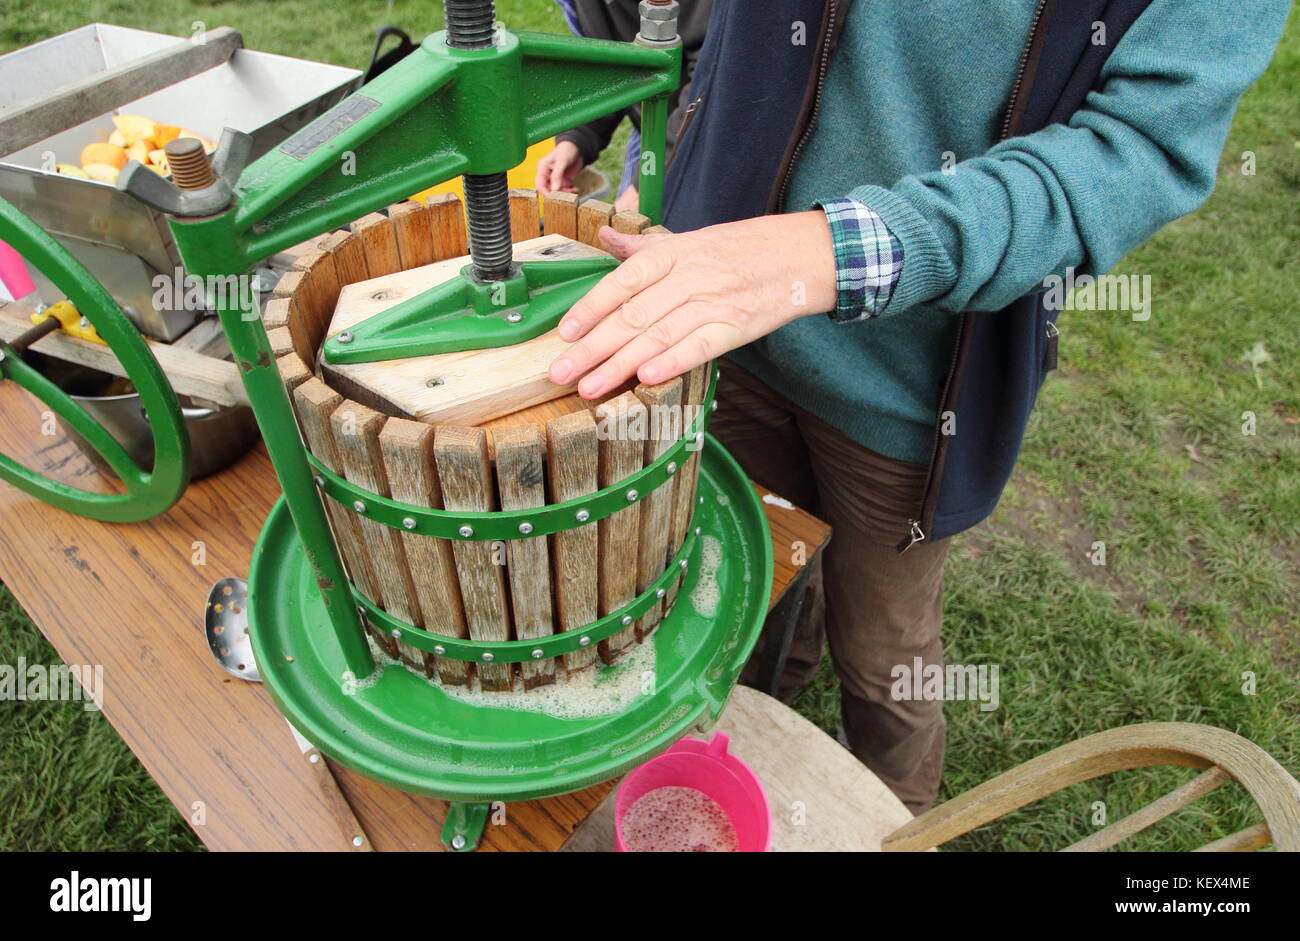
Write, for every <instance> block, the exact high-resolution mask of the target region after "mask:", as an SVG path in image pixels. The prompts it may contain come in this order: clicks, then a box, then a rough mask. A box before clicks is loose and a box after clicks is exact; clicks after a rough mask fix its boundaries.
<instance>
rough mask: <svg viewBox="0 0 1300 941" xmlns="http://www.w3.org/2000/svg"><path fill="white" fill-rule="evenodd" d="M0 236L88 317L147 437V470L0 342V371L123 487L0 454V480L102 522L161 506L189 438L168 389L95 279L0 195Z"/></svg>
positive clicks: (180, 480)
mask: <svg viewBox="0 0 1300 941" xmlns="http://www.w3.org/2000/svg"><path fill="white" fill-rule="evenodd" d="M0 240H3V241H5V242H7V243H8V244H9V245H10V246H11V247H13V249H14V250H15V251H17V252H18V254H20V255H21V256H23V258H24V259H25V260H26V261H27V263H28V264H30V265H32V266H34V267H35V268H37V269H38V270H39V271H40V272H41V273H42V274H44V275H45V277H47V278H49V279H50V281H52V282H53V283H54V285H55V286H56V287H57V288H58V289H59V290H60V291H62V292H63V294H64V295H65V296H66V297H67V299H68V300H69V301H71V302H72V304H73V305H74V306H75V307H76V308H77V310H78V311H79V312H80V313H81V315H82V316H84V317H85V318H86V319H87V320H89V321H90V323H91V325H92V326H93V327H94V328H95V330H96V331H97V332H98V333H99V335H100V337H101V338H103V340H104V341H105V342H106V343H107V344H108V347H109V349H110V350H112V351H113V355H114V356H116V357H117V360H118V362H120V363H121V364H122V367H123V369H124V371H125V373H126V377H127V378H128V379H129V380H130V381H131V383H132V385H134V386H135V390H136V392H137V393H139V395H140V404H141V406H142V407H143V408H144V410H145V414H146V416H147V418H148V421H149V425H150V428H151V429H152V431H153V438H154V462H153V467H152V468H151V469H149V470H145V469H144V468H142V467H140V466H139V465H137V464H136V463H135V462H134V461H133V460H132V459H131V457H130V456H129V455H128V454H127V453H126V450H125V449H124V448H123V447H122V445H121V444H119V443H118V441H117V439H116V438H114V437H113V436H112V435H111V434H109V433H108V431H106V430H105V429H104V427H103V426H102V425H100V424H99V423H98V422H97V421H95V419H94V418H92V417H91V416H90V415H89V413H87V412H86V410H85V409H83V408H82V407H81V406H80V405H78V404H77V403H76V402H75V401H74V400H73V399H72V398H71V397H70V396H69V395H68V394H67V393H66V392H64V391H63V390H62V389H60V388H59V387H58V386H57V385H55V384H54V383H53V382H51V381H50V380H49V379H47V378H46V377H45V376H44V375H42V374H41V373H40V371H38V370H37V369H35V368H33V367H32V366H30V365H28V364H27V363H25V362H23V359H22V355H21V353H20V352H19V351H18V350H16V349H15V348H14V347H12V346H11V345H9V344H8V343H3V342H0V377H2V378H4V379H9V380H11V381H13V382H16V383H17V384H18V385H20V386H22V387H23V388H24V389H26V390H27V391H28V392H30V393H31V394H32V395H34V396H35V397H36V398H37V399H39V400H40V401H41V402H43V403H44V404H46V405H47V406H49V408H50V410H51V411H52V412H54V414H55V415H57V416H58V417H59V418H60V419H62V420H63V421H64V422H66V423H67V425H68V427H69V428H71V429H72V430H73V431H75V432H76V433H77V434H79V435H80V436H81V437H82V438H83V439H84V440H85V441H87V442H88V443H89V444H90V445H91V447H93V448H94V449H95V450H96V451H98V452H99V454H100V456H101V457H103V459H104V461H105V462H106V463H107V464H108V466H109V467H111V468H112V469H113V472H114V473H116V474H117V476H118V477H119V478H120V479H121V481H122V483H123V485H124V486H125V488H126V492H125V493H91V492H90V491H87V490H81V489H79V488H77V487H70V486H68V485H67V484H63V483H60V482H58V481H55V480H51V479H49V478H47V477H44V476H42V475H41V474H39V473H37V472H36V471H34V470H31V469H30V468H28V467H25V466H24V465H22V464H20V463H18V462H17V461H15V460H14V459H13V458H11V457H9V456H8V455H4V454H0V479H2V480H5V481H7V482H8V483H10V484H13V486H15V487H17V488H18V489H20V490H23V491H25V492H26V493H29V494H31V495H32V496H34V497H37V498H39V499H41V500H44V501H45V502H46V503H49V504H50V505H51V506H56V507H58V508H59V509H62V510H69V511H71V512H73V513H77V514H79V515H81V516H88V517H90V518H91V519H97V520H104V521H106V522H110V523H134V522H139V521H140V520H145V519H149V518H150V517H153V516H157V515H158V514H159V513H162V512H164V511H165V510H167V509H168V508H169V507H171V505H172V504H174V503H175V502H176V501H177V500H178V499H179V498H180V495H181V493H182V492H183V491H184V489H185V485H186V484H187V483H189V479H190V439H189V435H188V433H187V432H186V430H185V423H184V419H183V418H182V416H181V407H180V403H179V402H178V401H177V399H176V393H175V392H174V391H173V390H172V387H171V384H170V383H169V382H168V381H167V375H166V373H164V372H163V371H162V367H160V366H159V365H158V361H157V360H156V359H154V357H153V354H152V353H150V352H149V347H148V346H147V345H146V344H145V342H144V340H143V338H142V337H141V336H140V333H139V331H138V330H136V328H135V325H134V324H132V323H131V321H130V320H129V319H127V317H126V316H125V315H124V314H123V313H122V311H121V309H120V308H119V307H118V306H117V302H116V301H115V300H113V297H112V296H111V295H110V294H109V293H108V292H107V291H106V290H104V286H103V285H102V284H100V283H99V282H98V281H97V280H95V277H94V276H93V275H92V274H91V273H90V272H89V271H87V270H86V269H85V268H84V267H83V266H82V265H81V263H80V262H78V261H77V260H76V259H75V258H73V257H72V255H71V254H69V253H68V251H67V250H66V249H65V248H63V246H61V245H60V244H59V243H58V242H56V241H55V240H54V239H53V238H51V237H50V236H49V235H48V234H46V233H45V232H44V231H43V230H42V229H41V228H40V226H38V225H37V224H36V223H35V222H33V221H32V220H31V219H29V218H28V217H27V216H25V215H23V214H22V213H21V212H19V211H18V210H17V209H15V208H14V207H13V206H12V205H10V204H9V203H7V202H5V201H4V200H3V199H0Z"/></svg>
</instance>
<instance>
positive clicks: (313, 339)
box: [289, 251, 339, 362]
mask: <svg viewBox="0 0 1300 941" xmlns="http://www.w3.org/2000/svg"><path fill="white" fill-rule="evenodd" d="M297 264H298V265H299V266H300V269H301V270H302V271H303V272H304V275H303V278H302V281H301V284H300V286H299V288H298V291H297V293H296V294H295V295H294V301H295V302H296V304H297V307H298V309H299V311H300V312H301V314H302V316H301V318H300V323H299V324H298V326H299V327H300V331H295V337H294V342H295V344H298V343H301V344H302V345H304V346H307V347H310V349H311V351H312V353H311V355H310V356H304V357H303V359H304V360H307V361H308V362H312V361H314V360H315V358H316V356H315V351H316V350H317V349H319V348H320V345H321V342H322V341H323V340H324V339H325V329H326V328H327V327H328V326H329V322H330V318H331V317H333V316H334V305H335V304H337V303H338V299H339V278H338V271H337V269H336V267H335V265H334V256H333V255H331V254H329V253H328V252H322V251H313V252H307V253H305V254H303V255H300V256H299V257H298V261H297ZM294 327H295V322H294V320H293V318H290V321H289V328H290V329H291V330H293V329H294ZM298 332H301V333H302V336H301V337H299V336H298V335H297V334H298Z"/></svg>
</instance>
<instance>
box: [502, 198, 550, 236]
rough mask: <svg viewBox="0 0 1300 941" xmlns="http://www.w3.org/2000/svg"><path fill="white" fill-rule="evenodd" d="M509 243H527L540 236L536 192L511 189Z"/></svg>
mask: <svg viewBox="0 0 1300 941" xmlns="http://www.w3.org/2000/svg"><path fill="white" fill-rule="evenodd" d="M509 206H510V241H512V242H527V241H528V240H529V239H535V238H537V237H538V236H540V235H541V234H542V217H541V211H540V207H539V206H538V203H537V190H528V189H511V190H510V197H509Z"/></svg>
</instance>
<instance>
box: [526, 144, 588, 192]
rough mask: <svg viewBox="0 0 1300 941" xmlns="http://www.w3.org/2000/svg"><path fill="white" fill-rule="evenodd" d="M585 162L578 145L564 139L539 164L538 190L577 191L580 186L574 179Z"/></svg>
mask: <svg viewBox="0 0 1300 941" xmlns="http://www.w3.org/2000/svg"><path fill="white" fill-rule="evenodd" d="M583 166H585V164H584V163H583V160H582V154H581V153H580V152H579V151H578V145H577V144H575V143H573V141H567V140H562V141H560V142H559V143H558V144H556V145H555V147H554V149H552V150H551V152H550V153H549V154H547V155H546V156H545V157H543V158H542V159H541V161H540V162H538V164H537V192H539V193H541V194H542V195H543V196H545V195H546V194H547V193H551V192H555V191H557V190H558V191H559V192H561V193H576V192H577V191H578V188H577V187H576V186H574V185H573V180H574V178H575V177H577V175H578V174H579V173H580V172H581V171H582V168H583Z"/></svg>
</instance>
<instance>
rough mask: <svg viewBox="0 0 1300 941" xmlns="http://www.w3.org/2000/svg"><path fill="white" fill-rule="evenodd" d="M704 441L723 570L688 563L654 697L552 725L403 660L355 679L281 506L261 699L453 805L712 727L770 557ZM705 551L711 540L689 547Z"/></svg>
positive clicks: (734, 485)
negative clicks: (703, 597)
mask: <svg viewBox="0 0 1300 941" xmlns="http://www.w3.org/2000/svg"><path fill="white" fill-rule="evenodd" d="M706 442H707V443H706V445H705V448H704V449H703V451H702V452H701V462H700V475H699V488H698V495H699V496H700V497H702V498H703V500H702V502H700V503H698V505H697V507H696V514H695V522H694V525H696V526H699V527H700V529H701V534H702V537H712V538H713V539H717V540H718V544H719V545H720V546H721V560H720V563H719V564H718V566H717V568H716V571H712V572H709V571H707V570H706V571H703V572H702V571H701V566H700V565H699V563H698V559H697V560H692V564H691V566H690V570H689V572H688V574H687V577H686V582H685V583H684V584H683V585H682V587H681V590H680V592H679V594H678V597H677V601H676V604H674V605H673V607H672V609H671V610H670V612H669V613H668V615H667V616H666V617H665V619H664V620H663V622H662V623H661V624H660V626H659V628H658V629H657V630H656V631H655V633H654V634H653V635H652V636H651V637H650V638H649V639H647V640H646V641H645V643H653V644H654V645H655V656H656V667H655V677H654V683H653V685H652V691H651V692H648V693H645V694H643V695H640V696H638V697H637V698H636V699H635V700H633V701H632V702H631V703H630V705H628V706H627V707H626V708H625V709H623V711H621V712H616V713H613V714H609V715H601V716H595V717H587V718H557V717H554V716H550V715H546V714H542V713H537V712H530V711H523V710H515V709H509V708H504V707H501V706H497V705H493V702H492V695H493V694H491V693H481V694H478V695H476V696H474V697H472V698H470V699H465V698H457V697H454V696H453V695H451V694H448V693H447V692H446V691H444V690H443V689H442V687H441V686H440V685H439V684H438V683H437V681H431V680H426V679H425V678H423V677H421V676H419V675H416V674H415V673H413V672H411V671H410V670H407V669H406V668H405V667H402V666H400V665H396V664H390V665H387V666H384V667H381V668H380V669H379V671H378V673H377V675H375V676H372V677H369V678H367V677H360V678H356V679H359V680H360V681H361V682H359V683H358V682H355V680H353V681H351V682H349V678H348V677H346V676H345V675H344V673H345V669H344V663H343V659H342V656H341V654H340V653H339V650H338V648H337V644H336V643H335V642H334V641H333V638H332V635H331V633H330V631H329V630H328V629H327V619H326V613H325V609H324V602H323V601H322V598H321V592H320V589H319V588H318V586H317V585H316V584H315V583H314V582H313V581H312V578H311V575H310V569H309V567H308V565H307V562H306V558H305V556H304V553H303V551H302V545H301V543H300V542H299V540H298V537H297V534H296V531H295V530H294V528H293V525H292V523H291V521H290V517H289V514H288V512H287V510H286V508H285V505H284V503H283V501H281V502H280V503H278V504H277V505H276V506H275V508H274V509H273V510H272V511H271V515H270V517H269V518H268V519H267V522H266V526H265V527H264V529H263V531H262V535H261V537H260V538H259V540H258V543H257V546H256V548H255V550H254V553H253V561H252V570H251V572H250V578H249V608H250V622H251V631H252V639H253V646H254V652H255V654H256V656H257V662H258V664H259V666H260V667H261V670H262V675H263V678H264V680H265V682H266V686H267V688H268V689H269V690H270V691H271V694H272V696H273V697H274V698H275V700H276V702H277V704H278V705H279V707H280V709H281V710H282V711H283V712H284V713H285V715H286V716H287V717H288V718H289V720H290V721H291V722H292V723H293V724H294V726H295V727H297V728H298V729H299V730H301V731H302V733H303V734H304V735H305V736H306V737H307V738H308V739H309V740H311V742H312V743H313V744H315V745H316V746H317V747H318V748H320V749H321V751H323V752H325V753H326V754H328V755H329V756H330V757H332V758H334V759H336V760H337V761H339V762H341V763H342V764H344V765H346V766H348V767H349V768H352V769H354V770H356V771H357V772H359V773H361V774H364V775H366V776H368V777H371V778H374V779H376V780H378V781H381V782H383V783H385V784H388V785H390V786H392V787H396V788H398V789H399V790H403V791H407V792H411V793H415V794H423V795H426V796H430V797H435V798H440V799H443V800H448V801H452V802H455V803H456V804H462V805H463V804H482V805H487V804H489V803H490V802H492V801H498V800H500V801H520V800H532V799H534V798H540V797H548V796H551V795H555V794H563V793H569V792H572V791H576V790H579V789H581V788H584V787H588V786H590V785H593V784H597V783H599V782H601V781H607V780H609V779H611V778H614V777H617V776H618V775H620V774H623V773H624V772H626V771H628V770H629V769H631V768H633V767H635V766H636V765H638V764H640V763H642V762H643V761H645V760H647V759H648V758H651V757H653V756H654V755H656V754H658V753H660V752H662V751H663V750H665V749H666V748H668V747H669V746H670V745H671V744H672V743H673V742H675V741H676V740H677V739H678V738H680V737H681V736H683V735H685V734H687V733H688V732H690V731H691V730H692V729H693V728H695V727H697V726H699V725H705V726H707V725H709V724H711V723H712V722H713V721H714V720H715V719H716V718H717V716H718V714H719V713H721V711H722V709H723V706H724V705H725V704H726V701H727V698H728V696H729V695H730V693H731V690H732V689H733V687H734V686H735V683H736V679H737V677H738V676H739V674H740V671H741V668H742V667H743V666H744V664H745V661H746V660H747V659H748V658H749V655H750V653H751V652H752V650H753V648H754V645H755V643H756V642H757V639H758V635H759V632H760V631H761V629H762V624H763V620H764V617H765V615H766V612H767V606H768V599H769V594H770V592H771V579H772V551H771V536H770V533H769V531H768V528H767V522H766V518H765V517H764V514H763V510H762V505H761V504H760V503H759V501H758V498H757V496H756V495H755V492H754V489H753V487H752V486H751V485H750V483H749V481H748V480H747V479H746V477H745V475H744V473H743V472H742V471H741V469H740V467H739V466H738V465H737V464H736V462H735V461H734V460H733V459H732V458H731V457H730V455H728V454H727V453H726V451H725V450H724V449H723V448H722V447H721V445H719V444H718V443H717V442H716V441H715V440H714V439H712V438H706ZM708 542H709V540H707V539H703V538H702V539H701V541H700V543H699V544H697V548H696V550H695V551H696V552H700V551H702V549H703V546H704V544H706V543H708ZM701 578H707V579H715V580H716V585H715V586H707V587H709V589H710V590H709V591H708V594H709V595H710V596H711V597H712V598H713V599H714V604H713V606H712V609H711V610H710V609H708V608H707V607H706V608H705V610H704V613H701V612H700V611H697V610H696V608H695V604H696V601H695V600H693V599H692V592H693V591H694V589H695V588H696V583H697V582H698V581H699V580H700V579H701ZM600 669H602V670H603V669H609V670H618V669H620V665H619V664H615V665H614V666H612V667H608V668H604V667H601V668H600ZM478 814H479V811H478V810H477V809H472V808H461V809H459V810H457V811H456V812H455V814H453V817H454V818H455V821H456V822H455V823H449V826H451V828H452V830H451V832H450V833H446V834H445V836H446V837H447V839H448V840H449V841H451V840H454V838H455V837H456V835H457V834H459V835H460V836H462V837H463V838H464V842H465V843H466V844H467V845H468V844H473V843H474V842H475V839H474V836H475V821H476V820H477V818H478Z"/></svg>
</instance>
